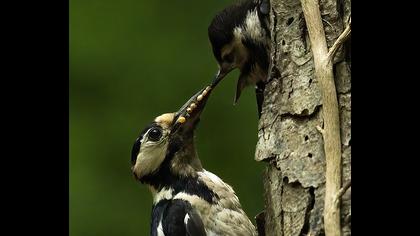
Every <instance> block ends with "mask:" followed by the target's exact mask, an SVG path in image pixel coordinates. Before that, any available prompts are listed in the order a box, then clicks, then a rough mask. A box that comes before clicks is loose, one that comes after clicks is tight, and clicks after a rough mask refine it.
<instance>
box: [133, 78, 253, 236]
mask: <svg viewBox="0 0 420 236" xmlns="http://www.w3.org/2000/svg"><path fill="white" fill-rule="evenodd" d="M213 85H214V84H213ZM213 85H210V86H207V87H206V88H203V89H201V90H200V91H199V92H198V93H196V94H195V95H194V96H192V97H191V98H190V99H189V100H188V101H187V102H186V103H185V104H184V105H183V106H182V107H181V108H180V109H179V110H178V111H177V112H174V113H165V114H163V115H160V116H158V117H156V118H155V119H154V121H153V122H151V123H150V124H149V125H147V126H146V128H144V129H143V131H142V132H141V134H140V135H139V137H138V138H137V140H136V141H135V143H134V145H133V148H132V152H131V162H132V168H131V169H132V172H133V174H134V177H135V179H137V180H138V181H140V182H141V183H143V184H146V185H148V186H149V188H150V191H151V192H152V195H153V207H152V215H151V217H152V222H151V231H150V235H153V236H163V235H166V236H173V235H176V236H178V235H182V236H184V235H194V236H202V235H208V236H216V235H227V236H229V235H231V236H234V235H243V236H248V235H257V233H256V230H255V227H254V225H253V224H252V222H251V221H250V220H249V218H248V217H247V215H246V214H245V212H244V211H243V210H242V207H241V204H240V203H239V199H238V197H237V196H236V194H235V192H234V190H233V189H232V187H231V186H229V185H228V184H226V183H225V182H223V181H222V180H221V179H220V178H219V177H218V176H216V175H215V174H213V173H211V172H209V171H207V170H205V169H203V167H202V164H201V162H200V159H199V158H198V155H197V151H196V149H195V147H194V137H193V136H194V130H195V128H196V127H197V123H198V122H199V120H200V114H201V112H202V111H203V109H204V106H205V104H206V101H207V99H208V97H209V95H210V93H211V91H212V89H213V88H214V86H213Z"/></svg>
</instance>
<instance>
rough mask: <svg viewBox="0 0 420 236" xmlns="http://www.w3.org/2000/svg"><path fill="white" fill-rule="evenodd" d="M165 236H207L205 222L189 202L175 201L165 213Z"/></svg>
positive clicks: (163, 221) (163, 220)
mask: <svg viewBox="0 0 420 236" xmlns="http://www.w3.org/2000/svg"><path fill="white" fill-rule="evenodd" d="M162 223H163V232H165V235H176V236H206V231H205V229H204V224H203V221H202V220H201V217H200V215H199V214H198V212H197V210H195V209H194V208H193V207H192V206H191V204H190V203H189V202H187V201H184V200H180V199H175V200H172V201H171V203H170V204H169V205H168V206H167V207H166V209H165V212H164V213H163V219H162Z"/></svg>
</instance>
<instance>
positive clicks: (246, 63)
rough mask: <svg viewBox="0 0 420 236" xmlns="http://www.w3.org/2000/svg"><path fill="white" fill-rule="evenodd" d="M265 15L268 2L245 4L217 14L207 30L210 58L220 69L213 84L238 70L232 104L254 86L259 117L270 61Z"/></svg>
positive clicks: (253, 0)
mask: <svg viewBox="0 0 420 236" xmlns="http://www.w3.org/2000/svg"><path fill="white" fill-rule="evenodd" d="M268 14H269V2H268V0H245V1H241V2H237V3H235V4H233V5H231V6H229V7H227V8H225V9H224V10H223V11H221V12H219V13H218V14H217V15H216V16H215V17H214V18H213V20H212V22H211V23H210V26H209V27H208V36H209V39H210V43H211V45H212V49H213V54H214V57H215V58H216V60H217V63H218V66H219V70H218V72H217V74H216V78H215V81H217V82H216V83H218V82H219V81H220V80H221V79H223V78H224V77H225V76H226V75H227V74H228V73H229V72H230V71H232V70H233V69H236V68H238V69H239V70H240V75H239V78H238V82H237V86H236V95H235V99H234V104H236V103H237V101H238V99H239V97H240V95H241V92H242V90H243V89H244V88H245V87H246V86H248V85H256V90H255V91H256V96H257V105H258V114H261V106H262V101H263V91H264V87H265V82H266V81H267V75H268V67H269V61H270V60H269V52H270V31H269V29H268V27H269V18H268Z"/></svg>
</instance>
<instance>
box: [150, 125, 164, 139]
mask: <svg viewBox="0 0 420 236" xmlns="http://www.w3.org/2000/svg"><path fill="white" fill-rule="evenodd" d="M161 137H162V130H161V129H159V128H152V129H151V130H150V131H149V134H148V139H149V140H151V141H153V142H156V141H159V139H160V138H161Z"/></svg>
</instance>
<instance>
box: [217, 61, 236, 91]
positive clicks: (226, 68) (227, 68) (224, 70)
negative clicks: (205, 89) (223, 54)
mask: <svg viewBox="0 0 420 236" xmlns="http://www.w3.org/2000/svg"><path fill="white" fill-rule="evenodd" d="M233 69H234V67H232V66H231V65H230V64H222V65H221V66H220V68H219V70H218V71H217V73H216V76H215V77H214V80H213V83H212V84H213V85H214V86H216V85H217V84H218V83H219V82H220V81H221V80H222V79H223V78H224V77H225V76H226V75H227V74H229V72H231V71H232V70H233Z"/></svg>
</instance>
